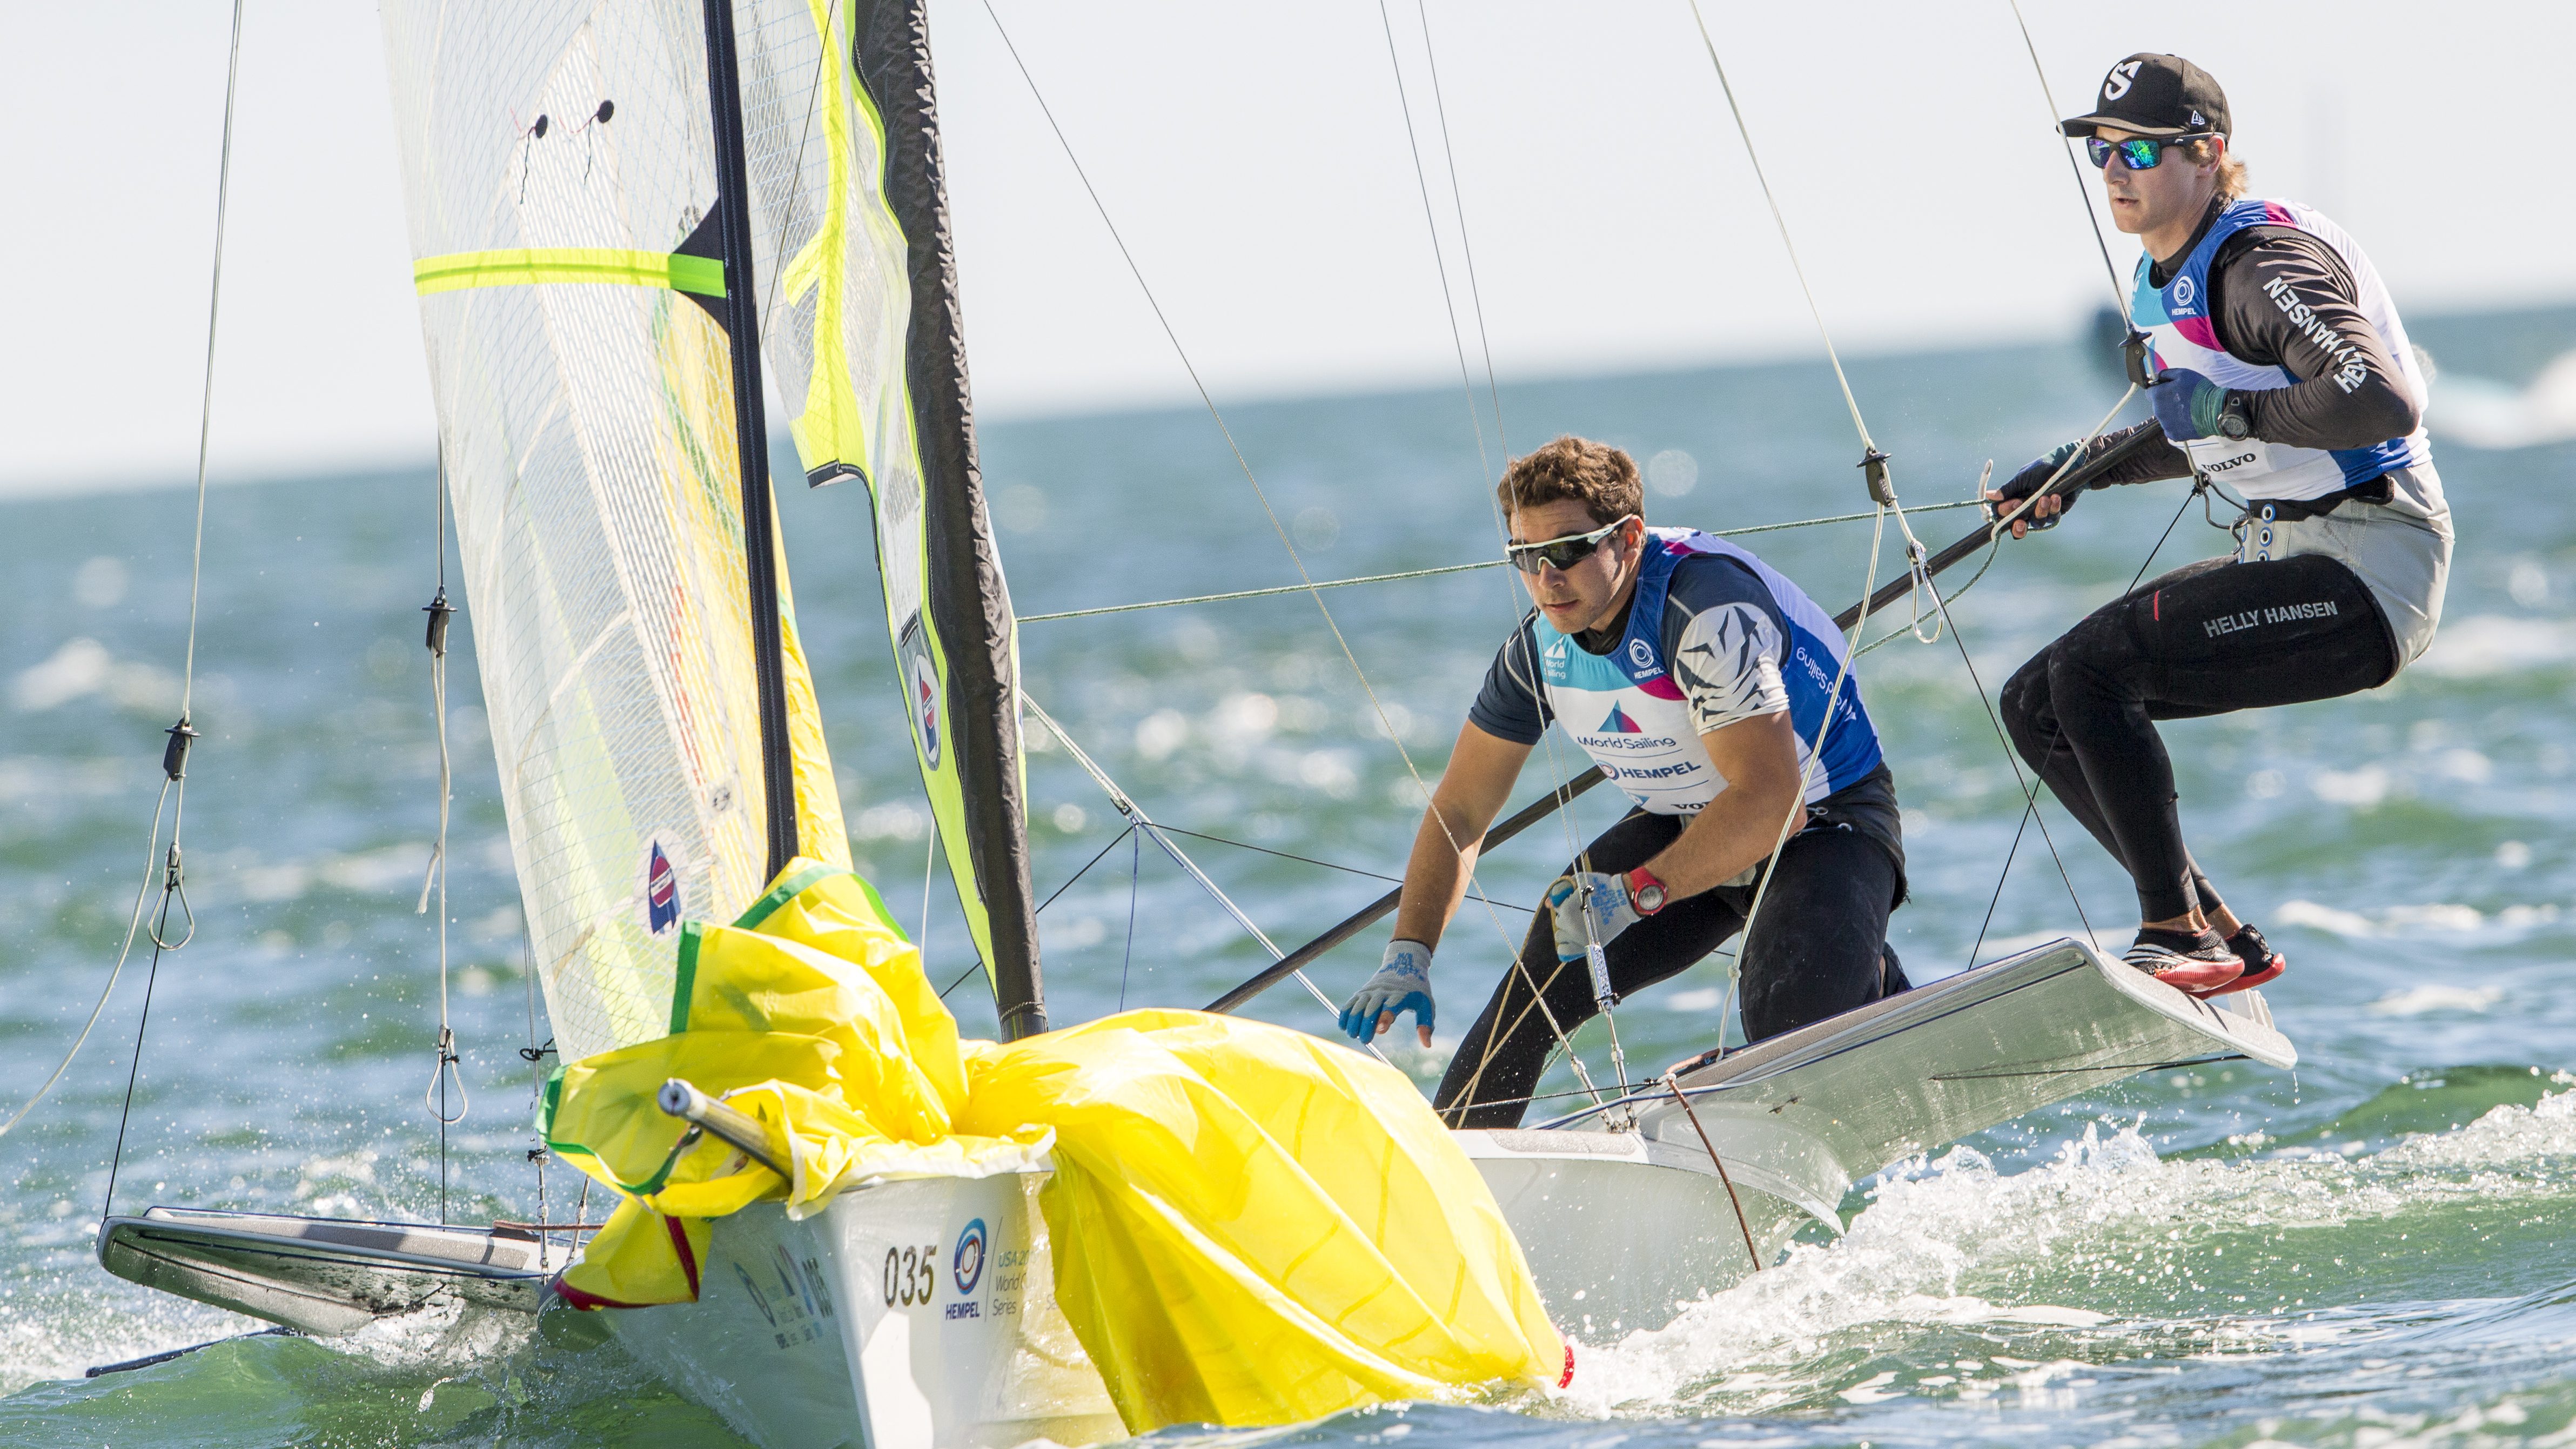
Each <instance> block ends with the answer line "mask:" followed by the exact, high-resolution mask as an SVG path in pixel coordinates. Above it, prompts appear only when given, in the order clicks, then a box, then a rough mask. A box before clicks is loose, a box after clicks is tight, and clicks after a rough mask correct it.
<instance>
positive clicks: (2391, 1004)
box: [2370, 986, 2504, 1016]
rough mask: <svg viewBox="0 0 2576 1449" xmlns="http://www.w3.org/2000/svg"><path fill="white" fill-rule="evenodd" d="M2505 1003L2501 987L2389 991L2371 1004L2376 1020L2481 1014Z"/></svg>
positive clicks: (2457, 987) (2436, 987) (2428, 987)
mask: <svg viewBox="0 0 2576 1449" xmlns="http://www.w3.org/2000/svg"><path fill="white" fill-rule="evenodd" d="M2503 999H2504V988H2503V987H2501V986H2418V987H2416V988H2415V989H2414V990H2412V991H2392V992H2390V993H2388V994H2387V995H2386V996H2383V997H2381V998H2379V999H2378V1000H2377V1001H2374V1002H2372V1003H2370V1010H2371V1013H2372V1014H2373V1015H2376V1016H2423V1015H2425V1014H2427V1013H2429V1012H2435V1011H2468V1012H2482V1011H2484V1010H2486V1009H2487V1008H2488V1007H2490V1006H2493V1005H2495V1004H2496V1003H2497V1002H2499V1001H2502V1000H2503Z"/></svg>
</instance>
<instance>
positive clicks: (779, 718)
mask: <svg viewBox="0 0 2576 1449" xmlns="http://www.w3.org/2000/svg"><path fill="white" fill-rule="evenodd" d="M706 28H707V110H708V115H709V119H711V120H712V121H713V122H714V123H715V140H716V217H717V228H718V231H719V232H720V234H721V237H722V240H723V242H724V279H725V334H726V337H727V339H728V340H729V341H730V342H731V343H732V348H733V434H734V447H735V450H736V451H737V452H739V453H740V454H741V457H742V551H743V576H744V578H745V579H746V580H747V581H748V582H749V583H750V585H751V659H752V671H753V682H754V688H755V689H756V690H757V691H758V693H759V696H760V780H761V790H762V794H763V796H764V798H765V801H766V803H767V805H768V820H769V870H768V872H767V874H768V875H769V876H776V875H777V874H778V873H779V872H780V871H782V870H785V869H786V868H787V861H788V857H790V856H792V855H794V854H795V853H796V839H797V837H796V771H795V757H794V755H793V754H792V753H791V751H790V750H789V747H788V743H787V664H786V659H785V652H786V647H785V644H784V642H783V639H782V631H781V626H780V623H779V617H778V540H777V536H776V534H775V533H774V532H773V531H772V530H771V527H770V523H771V514H770V492H769V422H768V419H767V417H766V416H765V415H764V411H763V408H762V405H761V399H760V309H759V308H758V306H756V305H755V303H754V298H755V297H756V295H757V294H756V293H755V292H754V291H753V290H752V284H751V180H750V167H749V165H748V163H746V162H745V160H744V158H743V142H742V83H741V80H740V78H739V75H738V74H737V72H736V69H735V65H734V44H733V3H732V0H706Z"/></svg>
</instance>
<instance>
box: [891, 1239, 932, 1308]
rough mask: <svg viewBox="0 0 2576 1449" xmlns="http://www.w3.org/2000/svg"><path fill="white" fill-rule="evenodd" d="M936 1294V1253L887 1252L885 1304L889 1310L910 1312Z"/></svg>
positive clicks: (926, 1249) (913, 1250)
mask: <svg viewBox="0 0 2576 1449" xmlns="http://www.w3.org/2000/svg"><path fill="white" fill-rule="evenodd" d="M938 1291H939V1249H938V1247H937V1246H935V1245H934V1246H931V1247H924V1248H888V1249H886V1260H885V1301H886V1306H887V1307H888V1308H893V1307H896V1306H898V1305H900V1306H902V1307H905V1308H910V1307H912V1306H913V1305H915V1304H919V1303H927V1302H929V1301H930V1299H931V1295H932V1294H934V1293H936V1292H938Z"/></svg>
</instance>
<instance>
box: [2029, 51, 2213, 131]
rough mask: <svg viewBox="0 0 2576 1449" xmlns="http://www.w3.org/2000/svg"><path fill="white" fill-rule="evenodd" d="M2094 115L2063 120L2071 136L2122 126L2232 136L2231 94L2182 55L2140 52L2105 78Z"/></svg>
mask: <svg viewBox="0 0 2576 1449" xmlns="http://www.w3.org/2000/svg"><path fill="white" fill-rule="evenodd" d="M2095 99H2096V100H2097V101H2098V102H2099V104H2098V105H2096V106H2095V107H2094V109H2093V111H2092V113H2091V114H2090V115H2083V116H2075V117H2072V118H2070V119H2068V120H2065V121H2061V122H2059V123H2058V127H2057V128H2058V129H2059V130H2061V131H2063V132H2065V133H2066V134H2067V135H2070V136H2090V135H2092V134H2093V128H2094V127H2096V126H2117V127H2119V128H2120V129H2121V130H2123V131H2131V132H2135V133H2136V134H2138V135H2141V136H2198V135H2203V134H2206V133H2208V132H2211V131H2215V132H2217V133H2218V134H2219V135H2222V136H2224V135H2226V134H2227V92H2225V91H2222V90H2220V89H2219V88H2218V82H2217V81H2216V80H2214V79H2212V78H2211V76H2210V74H2209V72H2207V71H2205V70H2202V69H2201V68H2200V67H2199V66H2196V65H2193V64H2192V63H2191V62H2190V61H2187V60H2185V59H2183V58H2182V57H2181V56H2178V55H2157V54H2154V53H2153V52H2150V51H2140V52H2139V53H2138V54H2136V55H2133V56H2130V57H2129V58H2128V59H2126V60H2124V61H2121V62H2120V63H2119V64H2118V65H2115V66H2113V67H2111V69H2110V72H2109V74H2107V75H2105V76H2103V77H2102V90H2101V92H2100V94H2099V95H2098V96H2096V97H2095Z"/></svg>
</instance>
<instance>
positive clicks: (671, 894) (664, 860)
mask: <svg viewBox="0 0 2576 1449" xmlns="http://www.w3.org/2000/svg"><path fill="white" fill-rule="evenodd" d="M644 924H645V926H646V928H647V929H649V930H650V931H652V933H653V934H654V935H656V936H667V935H669V934H671V932H672V931H673V930H674V929H676V928H677V927H678V926H679V924H680V873H679V872H678V871H676V870H673V869H672V868H671V857H670V856H669V855H667V854H664V853H663V850H662V842H661V841H660V840H655V841H653V842H652V846H651V849H650V850H649V851H648V852H647V853H646V855H645V858H644Z"/></svg>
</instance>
